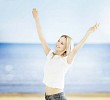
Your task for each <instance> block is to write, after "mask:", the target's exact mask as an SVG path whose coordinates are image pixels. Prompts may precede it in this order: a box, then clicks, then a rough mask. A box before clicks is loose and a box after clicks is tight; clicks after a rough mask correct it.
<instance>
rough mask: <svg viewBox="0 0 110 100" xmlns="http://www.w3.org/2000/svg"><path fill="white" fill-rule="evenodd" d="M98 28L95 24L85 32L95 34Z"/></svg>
mask: <svg viewBox="0 0 110 100" xmlns="http://www.w3.org/2000/svg"><path fill="white" fill-rule="evenodd" d="M98 27H99V23H96V24H95V25H93V26H92V27H90V28H89V29H88V31H87V32H88V33H93V32H95V31H96V30H97V28H98Z"/></svg>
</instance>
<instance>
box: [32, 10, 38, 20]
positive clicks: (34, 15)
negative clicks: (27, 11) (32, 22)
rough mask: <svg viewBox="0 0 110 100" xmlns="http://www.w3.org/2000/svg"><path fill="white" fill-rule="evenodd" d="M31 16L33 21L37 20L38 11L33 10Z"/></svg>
mask: <svg viewBox="0 0 110 100" xmlns="http://www.w3.org/2000/svg"><path fill="white" fill-rule="evenodd" d="M32 14H33V17H34V19H37V18H38V9H36V8H33V10H32Z"/></svg>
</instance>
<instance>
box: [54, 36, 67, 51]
mask: <svg viewBox="0 0 110 100" xmlns="http://www.w3.org/2000/svg"><path fill="white" fill-rule="evenodd" d="M66 42H67V41H66V38H65V37H61V38H60V39H59V40H58V41H57V43H56V48H55V50H56V52H59V53H62V52H64V51H65V50H66Z"/></svg>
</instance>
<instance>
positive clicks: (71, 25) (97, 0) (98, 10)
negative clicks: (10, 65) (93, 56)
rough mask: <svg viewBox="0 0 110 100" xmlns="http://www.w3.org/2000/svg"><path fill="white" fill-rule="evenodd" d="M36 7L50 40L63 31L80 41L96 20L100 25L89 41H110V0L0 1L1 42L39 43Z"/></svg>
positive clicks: (45, 33) (52, 41)
mask: <svg viewBox="0 0 110 100" xmlns="http://www.w3.org/2000/svg"><path fill="white" fill-rule="evenodd" d="M33 8H37V9H38V10H39V19H40V23H41V26H42V30H43V35H44V37H45V39H46V41H47V42H48V43H55V42H56V41H57V40H58V39H59V37H60V36H61V35H63V34H67V35H69V36H71V37H72V38H73V41H74V43H78V42H79V41H80V40H81V39H82V38H83V36H84V35H85V34H86V32H87V30H88V28H89V27H91V26H92V25H94V24H95V23H96V22H98V23H100V27H99V28H98V30H97V31H96V32H94V33H92V34H91V35H90V36H89V37H88V39H87V41H86V43H110V28H109V26H110V0H0V43H39V42H40V41H39V38H38V35H37V29H36V25H35V21H34V18H33V16H32V9H33Z"/></svg>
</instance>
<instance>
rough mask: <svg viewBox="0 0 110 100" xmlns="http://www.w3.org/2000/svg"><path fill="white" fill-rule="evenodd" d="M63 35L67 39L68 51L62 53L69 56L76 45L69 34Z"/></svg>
mask: <svg viewBox="0 0 110 100" xmlns="http://www.w3.org/2000/svg"><path fill="white" fill-rule="evenodd" d="M61 37H65V38H66V41H67V42H66V51H65V52H64V53H63V54H62V55H63V56H67V55H68V54H69V53H70V52H71V51H72V49H73V47H74V44H73V40H72V38H71V37H70V36H68V35H62V36H61ZM61 37H60V38H61Z"/></svg>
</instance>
